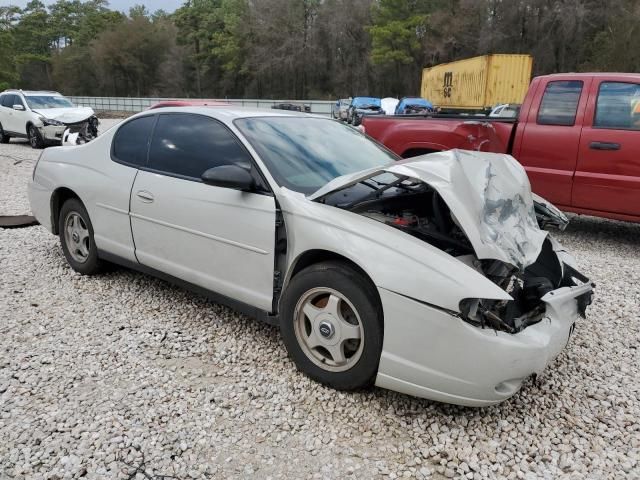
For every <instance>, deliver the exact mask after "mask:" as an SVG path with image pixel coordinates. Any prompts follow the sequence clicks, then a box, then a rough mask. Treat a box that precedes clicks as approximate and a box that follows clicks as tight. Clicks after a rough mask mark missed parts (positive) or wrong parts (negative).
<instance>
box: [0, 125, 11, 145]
mask: <svg viewBox="0 0 640 480" xmlns="http://www.w3.org/2000/svg"><path fill="white" fill-rule="evenodd" d="M9 140H11V137H10V136H9V135H7V134H6V133H5V131H4V129H3V128H2V124H1V123H0V143H9Z"/></svg>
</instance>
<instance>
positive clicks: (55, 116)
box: [34, 107, 95, 123]
mask: <svg viewBox="0 0 640 480" xmlns="http://www.w3.org/2000/svg"><path fill="white" fill-rule="evenodd" d="M34 112H35V113H37V114H39V115H42V116H43V117H45V118H47V119H50V120H57V121H59V122H62V123H78V122H82V121H84V120H87V119H88V118H89V117H92V116H93V115H94V114H95V113H94V111H93V109H92V108H89V107H73V108H38V109H37V110H34Z"/></svg>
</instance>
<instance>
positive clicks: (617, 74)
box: [537, 72, 640, 80]
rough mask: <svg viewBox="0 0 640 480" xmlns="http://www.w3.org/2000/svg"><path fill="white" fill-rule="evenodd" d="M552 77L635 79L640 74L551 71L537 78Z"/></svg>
mask: <svg viewBox="0 0 640 480" xmlns="http://www.w3.org/2000/svg"><path fill="white" fill-rule="evenodd" d="M553 77H576V78H585V77H599V78H601V77H611V78H614V77H623V78H633V79H635V80H637V79H638V78H640V74H638V73H629V72H626V73H625V72H619V73H618V72H585V73H577V72H570V73H551V74H549V75H540V76H539V77H537V78H553Z"/></svg>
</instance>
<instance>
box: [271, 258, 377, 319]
mask: <svg viewBox="0 0 640 480" xmlns="http://www.w3.org/2000/svg"><path fill="white" fill-rule="evenodd" d="M327 261H338V262H342V263H345V264H346V265H348V266H350V267H351V268H353V269H354V270H355V271H357V272H358V273H360V274H361V275H362V276H363V277H364V278H366V279H367V280H369V282H370V283H371V286H372V287H373V289H374V290H375V292H376V296H377V297H378V301H379V302H380V308H382V300H381V299H380V295H379V294H378V288H377V287H376V284H375V282H374V281H373V278H372V277H371V275H369V273H367V271H366V270H365V269H364V268H362V267H361V266H360V265H359V264H358V263H356V262H355V261H354V260H352V259H350V258H348V257H346V256H344V255H342V254H340V253H336V252H333V251H331V250H323V249H311V250H307V251H304V252H302V253H300V254H299V255H298V256H297V257H296V259H295V260H294V261H293V262H291V266H290V267H289V269H288V270H287V275H286V277H285V281H284V284H283V288H282V289H283V291H284V290H285V289H286V288H287V287H288V286H289V283H290V282H291V280H292V279H293V277H295V275H296V274H298V273H299V272H300V271H302V270H303V269H305V268H307V267H309V266H311V265H315V264H317V263H321V262H327ZM280 298H282V297H280ZM278 311H280V305H278Z"/></svg>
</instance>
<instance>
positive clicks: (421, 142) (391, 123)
mask: <svg viewBox="0 0 640 480" xmlns="http://www.w3.org/2000/svg"><path fill="white" fill-rule="evenodd" d="M424 122H428V134H426V132H425V124H424ZM516 123H517V122H516V120H515V119H499V118H497V119H493V118H491V119H490V118H488V117H481V116H477V117H476V116H460V115H415V116H414V115H403V116H400V117H398V116H389V115H386V116H381V117H375V118H374V117H367V118H366V119H365V120H364V121H363V125H364V128H365V132H366V134H367V135H369V136H370V137H373V138H375V139H376V140H378V141H379V142H381V143H383V144H384V145H385V146H386V147H387V148H389V149H390V150H393V151H394V152H395V153H397V154H398V155H400V156H401V157H403V158H409V157H415V156H418V155H424V154H425V153H433V152H441V151H443V150H450V149H452V148H461V149H464V150H479V151H483V152H494V153H510V145H511V141H512V137H513V134H514V133H515V130H516Z"/></svg>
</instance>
